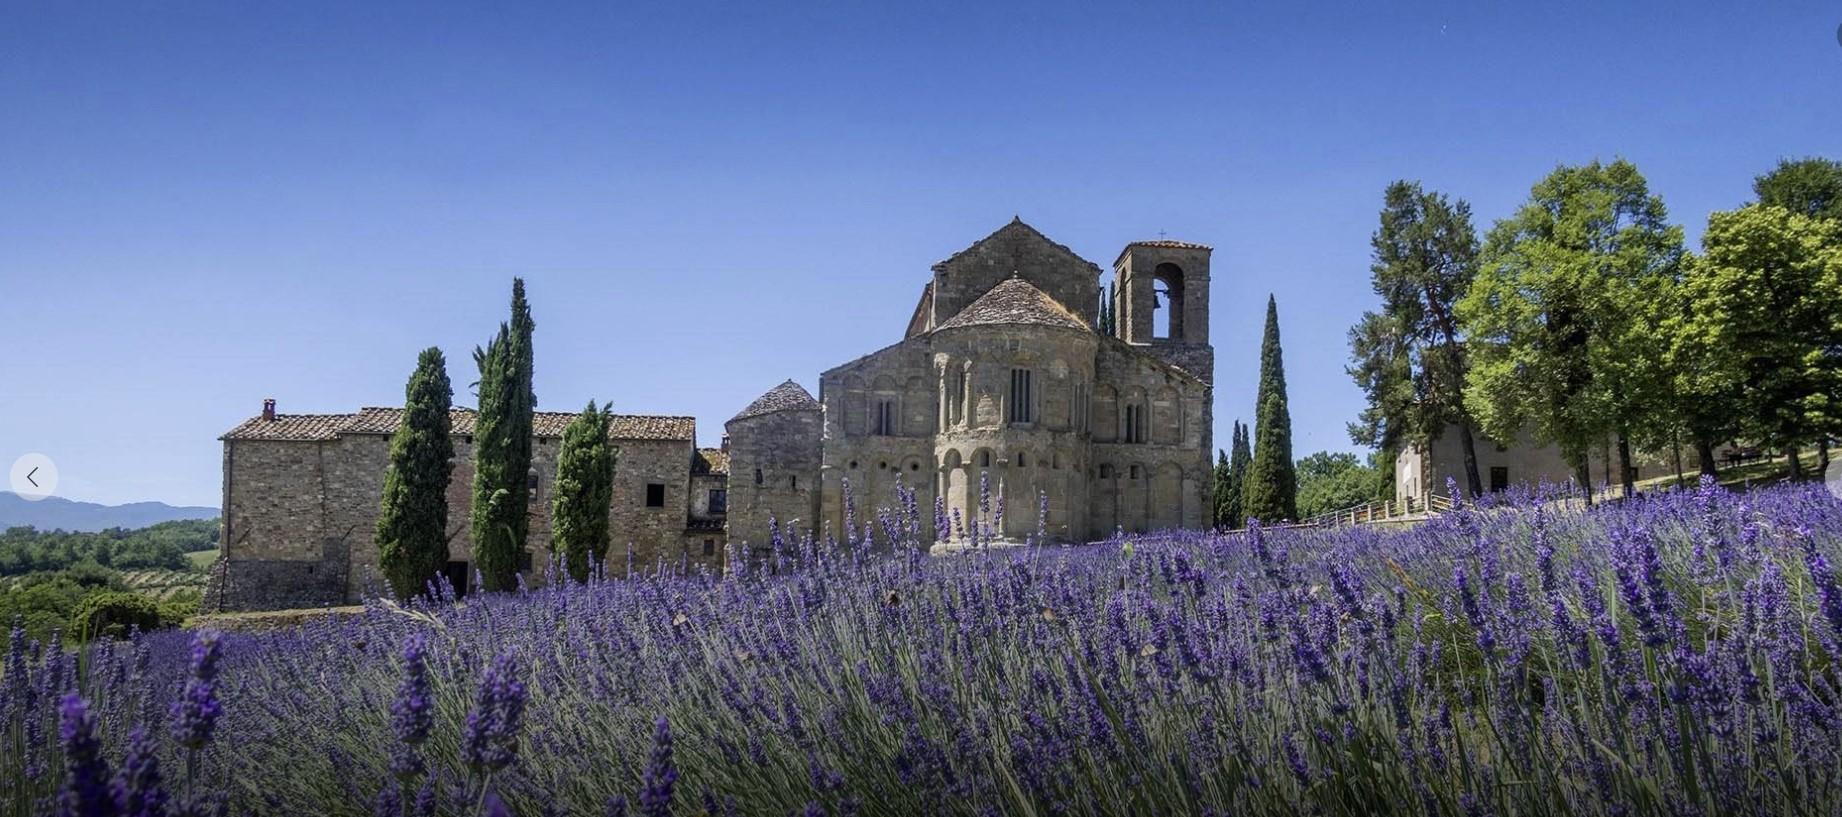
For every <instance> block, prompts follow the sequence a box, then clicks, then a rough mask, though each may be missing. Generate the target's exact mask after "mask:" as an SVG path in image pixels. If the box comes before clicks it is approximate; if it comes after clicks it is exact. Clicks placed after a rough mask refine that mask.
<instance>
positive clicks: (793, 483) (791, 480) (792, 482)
mask: <svg viewBox="0 0 1842 817" xmlns="http://www.w3.org/2000/svg"><path fill="white" fill-rule="evenodd" d="M787 487H788V488H792V489H793V490H795V491H797V490H799V475H798V474H794V475H793V476H790V477H787Z"/></svg>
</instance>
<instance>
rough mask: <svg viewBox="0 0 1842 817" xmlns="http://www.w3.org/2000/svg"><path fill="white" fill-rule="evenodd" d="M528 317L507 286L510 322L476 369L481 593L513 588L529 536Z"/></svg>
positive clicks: (532, 398)
mask: <svg viewBox="0 0 1842 817" xmlns="http://www.w3.org/2000/svg"><path fill="white" fill-rule="evenodd" d="M534 328H535V325H534V324H533V323H532V322H531V309H530V306H529V305H528V304H526V303H525V299H524V280H523V279H516V278H515V279H513V280H512V320H511V323H510V324H504V323H502V324H499V334H498V335H497V336H495V337H494V338H493V340H492V342H491V343H488V344H487V345H486V348H484V349H480V348H477V347H476V348H475V349H474V350H473V360H474V362H475V363H476V364H478V365H479V367H480V411H479V417H478V419H477V420H476V421H475V423H474V431H473V436H474V440H475V446H476V447H475V449H474V450H475V456H474V462H475V468H474V472H473V519H472V522H473V524H472V528H473V558H474V564H475V566H476V567H477V568H478V570H479V572H480V581H481V584H482V585H483V586H484V587H485V589H487V590H509V589H511V588H513V587H514V586H516V583H517V575H518V569H519V566H520V562H521V561H522V558H521V557H522V556H523V555H524V552H525V536H526V534H527V533H528V532H529V529H530V516H529V509H530V504H531V486H530V472H531V419H532V418H531V415H532V412H533V411H534V409H535V408H536V405H537V395H536V394H534V393H533V392H532V390H531V331H532V330H533V329H534Z"/></svg>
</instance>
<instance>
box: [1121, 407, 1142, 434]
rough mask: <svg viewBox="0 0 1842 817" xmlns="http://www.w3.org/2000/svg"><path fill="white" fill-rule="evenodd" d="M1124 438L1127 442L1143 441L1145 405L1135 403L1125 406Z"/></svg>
mask: <svg viewBox="0 0 1842 817" xmlns="http://www.w3.org/2000/svg"><path fill="white" fill-rule="evenodd" d="M1125 432H1126V433H1125V439H1126V442H1129V443H1142V442H1144V441H1145V407H1144V406H1141V405H1137V404H1133V405H1128V406H1126V428H1125Z"/></svg>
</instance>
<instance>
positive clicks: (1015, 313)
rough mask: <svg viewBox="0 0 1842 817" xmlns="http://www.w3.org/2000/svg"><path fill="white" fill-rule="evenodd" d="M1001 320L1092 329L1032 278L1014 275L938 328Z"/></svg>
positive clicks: (1000, 321)
mask: <svg viewBox="0 0 1842 817" xmlns="http://www.w3.org/2000/svg"><path fill="white" fill-rule="evenodd" d="M1001 323H1023V324H1034V325H1037V326H1059V327H1062V328H1064V329H1079V330H1082V331H1092V329H1091V327H1089V326H1088V325H1087V322H1086V321H1083V320H1081V319H1080V318H1079V317H1077V316H1076V315H1075V314H1074V313H1073V312H1070V311H1068V307H1065V306H1062V305H1061V304H1060V303H1057V302H1056V300H1055V299H1054V298H1051V297H1049V295H1048V294H1047V293H1045V292H1043V291H1042V290H1040V289H1037V288H1036V286H1035V285H1034V284H1031V283H1030V282H1029V281H1025V280H1023V278H1022V277H1019V276H1014V275H1013V276H1011V277H1009V278H1006V279H1004V280H1003V281H1001V282H999V284H998V285H997V286H995V287H992V288H991V289H989V290H986V292H985V294H984V295H980V296H979V297H978V300H976V301H973V302H972V303H971V304H968V305H967V306H966V308H965V309H962V310H960V311H959V314H957V315H954V316H953V317H951V318H948V319H947V320H946V322H945V323H942V324H941V325H940V326H938V327H935V331H940V330H941V329H953V328H955V327H960V326H980V325H987V324H1001Z"/></svg>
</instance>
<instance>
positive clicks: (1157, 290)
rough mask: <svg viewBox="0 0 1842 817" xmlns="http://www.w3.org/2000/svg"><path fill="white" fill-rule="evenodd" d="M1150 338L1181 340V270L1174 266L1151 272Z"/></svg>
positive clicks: (1161, 265) (1169, 265)
mask: <svg viewBox="0 0 1842 817" xmlns="http://www.w3.org/2000/svg"><path fill="white" fill-rule="evenodd" d="M1151 336H1152V337H1154V338H1168V339H1170V340H1182V339H1183V269H1182V268H1181V267H1178V266H1177V265H1176V264H1171V263H1163V264H1159V265H1158V266H1157V268H1156V269H1154V270H1152V272H1151Z"/></svg>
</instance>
